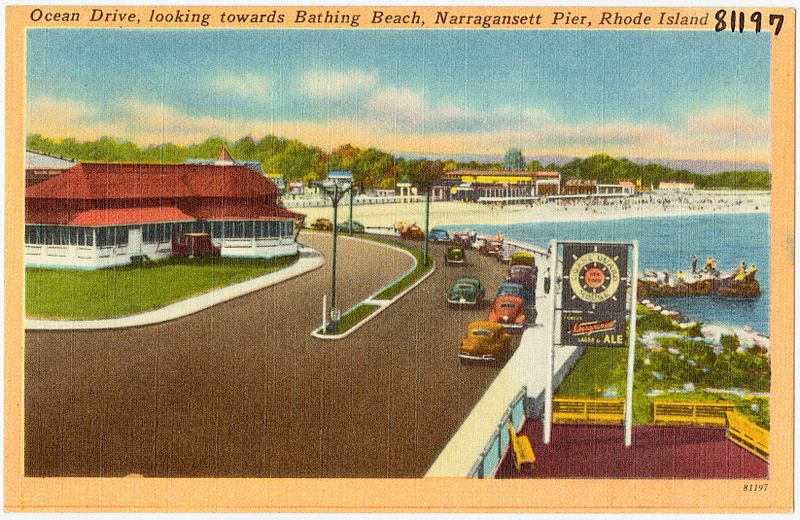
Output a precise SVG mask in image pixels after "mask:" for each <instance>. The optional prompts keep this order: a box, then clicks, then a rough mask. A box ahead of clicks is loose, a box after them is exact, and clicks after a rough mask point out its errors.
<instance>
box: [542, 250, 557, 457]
mask: <svg viewBox="0 0 800 520" xmlns="http://www.w3.org/2000/svg"><path fill="white" fill-rule="evenodd" d="M557 268H558V242H556V241H555V240H551V241H550V294H549V296H550V308H551V309H552V310H553V316H552V317H553V319H552V321H551V323H552V324H553V327H552V331H551V332H552V333H551V341H550V348H549V349H547V375H546V377H547V380H546V381H545V386H544V428H543V429H542V442H543V443H544V444H550V430H551V429H552V427H553V370H554V368H555V367H554V365H555V362H554V360H553V357H554V356H555V352H554V350H555V346H556V342H557V339H558V334H559V330H560V328H559V326H558V320H557V318H556V313H557V312H558V311H557V310H556V301H557V298H556V291H558V283H557V280H558V277H557V274H556V269H557Z"/></svg>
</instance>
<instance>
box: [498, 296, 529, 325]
mask: <svg viewBox="0 0 800 520" xmlns="http://www.w3.org/2000/svg"><path fill="white" fill-rule="evenodd" d="M525 318H526V317H525V304H524V302H523V300H522V298H520V297H519V296H510V295H503V296H498V297H497V298H495V299H494V302H492V306H491V308H490V309H489V321H491V322H494V323H499V324H500V325H502V326H503V327H506V328H512V329H521V328H523V327H524V326H525V324H526V322H525Z"/></svg>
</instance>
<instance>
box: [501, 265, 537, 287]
mask: <svg viewBox="0 0 800 520" xmlns="http://www.w3.org/2000/svg"><path fill="white" fill-rule="evenodd" d="M506 281H507V282H517V283H519V284H522V286H523V287H525V290H526V291H528V292H533V290H534V284H535V283H536V280H535V278H534V276H533V267H531V266H529V265H512V266H511V267H510V268H509V269H508V272H507V273H506Z"/></svg>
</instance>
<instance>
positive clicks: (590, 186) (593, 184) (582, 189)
mask: <svg viewBox="0 0 800 520" xmlns="http://www.w3.org/2000/svg"><path fill="white" fill-rule="evenodd" d="M561 193H562V194H564V195H595V194H597V181H595V180H593V179H569V180H568V181H566V182H565V183H564V189H563V190H561Z"/></svg>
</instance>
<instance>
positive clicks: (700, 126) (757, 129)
mask: <svg viewBox="0 0 800 520" xmlns="http://www.w3.org/2000/svg"><path fill="white" fill-rule="evenodd" d="M769 128H770V122H769V116H768V115H764V116H757V115H756V114H753V113H752V112H750V111H748V110H745V109H739V110H728V109H717V110H703V111H697V112H693V113H692V114H689V115H688V116H687V129H688V130H689V131H690V132H693V133H698V134H709V135H715V134H716V135H736V136H739V137H741V138H744V139H751V138H760V137H768V136H769Z"/></svg>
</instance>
